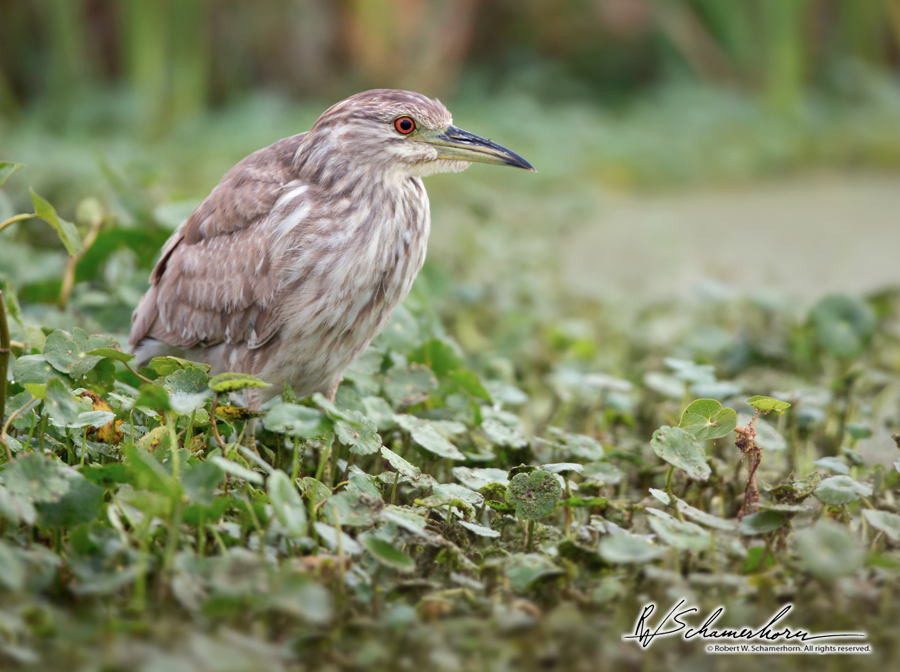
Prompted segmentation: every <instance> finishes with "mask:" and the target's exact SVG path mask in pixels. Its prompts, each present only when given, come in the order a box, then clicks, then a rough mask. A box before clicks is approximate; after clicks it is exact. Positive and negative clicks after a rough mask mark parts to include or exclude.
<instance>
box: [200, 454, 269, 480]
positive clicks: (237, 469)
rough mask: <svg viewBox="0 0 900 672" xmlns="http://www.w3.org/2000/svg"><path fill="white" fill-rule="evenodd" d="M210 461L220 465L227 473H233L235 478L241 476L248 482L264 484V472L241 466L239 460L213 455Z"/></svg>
mask: <svg viewBox="0 0 900 672" xmlns="http://www.w3.org/2000/svg"><path fill="white" fill-rule="evenodd" d="M209 461H210V462H212V463H213V464H214V465H216V466H217V467H219V469H221V470H222V471H224V472H225V473H226V474H231V475H232V476H234V477H235V478H240V479H241V480H244V481H247V482H248V483H253V484H254V485H262V482H263V477H262V474H258V473H256V472H255V471H251V470H250V469H247V467H244V466H241V465H240V464H238V463H237V462H232V461H231V460H227V459H225V458H224V457H222V456H220V455H213V456H212V457H211V458H209Z"/></svg>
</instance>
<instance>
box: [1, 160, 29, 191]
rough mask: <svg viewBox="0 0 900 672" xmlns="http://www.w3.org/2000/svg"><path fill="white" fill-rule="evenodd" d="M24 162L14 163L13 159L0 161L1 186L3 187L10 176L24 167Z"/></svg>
mask: <svg viewBox="0 0 900 672" xmlns="http://www.w3.org/2000/svg"><path fill="white" fill-rule="evenodd" d="M24 167H25V164H24V163H13V162H12V161H0V187H2V186H3V185H4V184H5V183H6V181H7V180H8V179H9V178H10V176H11V175H12V174H13V173H14V172H16V171H17V170H19V168H24Z"/></svg>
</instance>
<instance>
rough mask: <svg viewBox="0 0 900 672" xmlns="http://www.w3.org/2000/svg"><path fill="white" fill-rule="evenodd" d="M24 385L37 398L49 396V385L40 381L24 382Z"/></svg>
mask: <svg viewBox="0 0 900 672" xmlns="http://www.w3.org/2000/svg"><path fill="white" fill-rule="evenodd" d="M22 387H24V388H25V391H26V392H28V393H29V394H30V395H31V396H32V397H34V398H35V399H46V398H47V386H46V385H40V384H38V383H22Z"/></svg>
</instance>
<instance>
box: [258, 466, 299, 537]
mask: <svg viewBox="0 0 900 672" xmlns="http://www.w3.org/2000/svg"><path fill="white" fill-rule="evenodd" d="M266 487H267V488H268V492H269V501H270V502H271V503H272V509H273V510H274V512H275V517H276V518H277V519H278V522H279V523H281V525H282V526H283V527H284V528H285V529H286V530H287V531H288V534H289V535H290V536H291V537H293V538H295V539H298V538H300V537H305V536H306V507H304V506H303V500H302V499H301V497H300V493H299V492H298V491H297V486H296V485H294V484H293V483H292V482H291V479H290V478H289V477H288V475H287V474H285V473H284V472H283V471H280V470H278V471H275V472H273V473H272V474H270V475H269V478H268V481H267V483H266Z"/></svg>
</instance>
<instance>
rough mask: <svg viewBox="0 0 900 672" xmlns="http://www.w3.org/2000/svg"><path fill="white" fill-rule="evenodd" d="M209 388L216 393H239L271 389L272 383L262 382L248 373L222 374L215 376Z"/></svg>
mask: <svg viewBox="0 0 900 672" xmlns="http://www.w3.org/2000/svg"><path fill="white" fill-rule="evenodd" d="M209 386H210V388H212V389H213V390H214V391H215V392H218V393H220V394H221V393H225V392H237V391H238V390H246V389H248V388H256V387H271V383H267V382H265V381H264V380H260V379H259V378H256V377H255V376H251V375H249V374H246V373H220V374H219V375H218V376H213V377H212V378H211V379H210V381H209Z"/></svg>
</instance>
